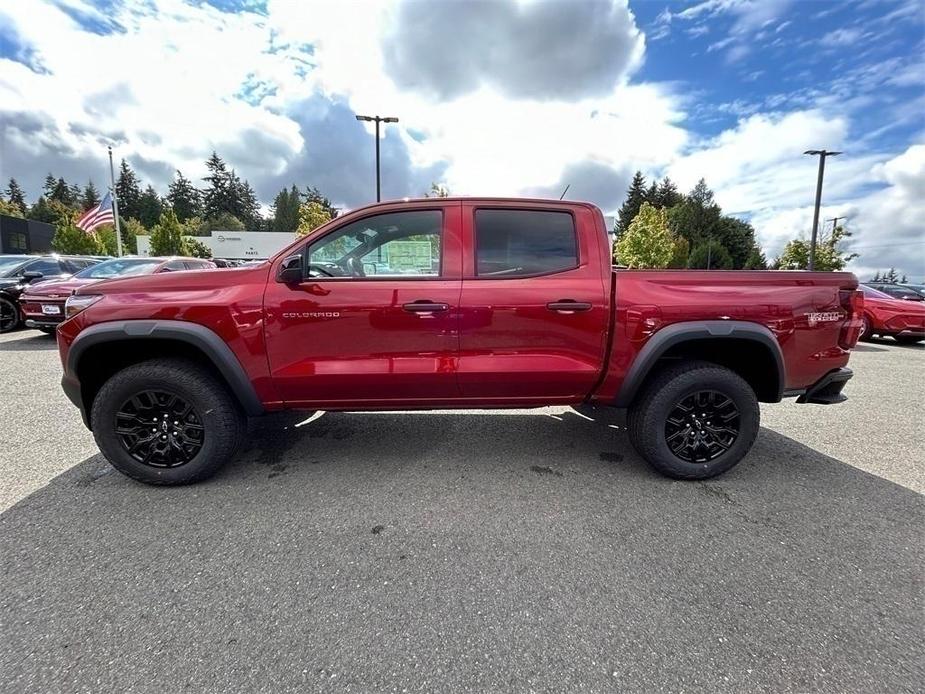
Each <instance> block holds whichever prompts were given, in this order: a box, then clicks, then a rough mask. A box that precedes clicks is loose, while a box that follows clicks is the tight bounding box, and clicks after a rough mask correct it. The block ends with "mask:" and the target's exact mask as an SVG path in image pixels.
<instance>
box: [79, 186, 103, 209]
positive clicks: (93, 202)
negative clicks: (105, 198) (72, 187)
mask: <svg viewBox="0 0 925 694" xmlns="http://www.w3.org/2000/svg"><path fill="white" fill-rule="evenodd" d="M99 204H100V194H99V192H98V191H97V190H96V186H95V185H93V181H87V185H86V187H85V188H84V189H83V193H81V195H80V209H82V210H89V209H90V208H91V207H96V206H97V205H99Z"/></svg>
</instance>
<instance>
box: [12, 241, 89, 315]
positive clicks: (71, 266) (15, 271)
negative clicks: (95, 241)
mask: <svg viewBox="0 0 925 694" xmlns="http://www.w3.org/2000/svg"><path fill="white" fill-rule="evenodd" d="M98 262H100V261H99V260H96V259H95V258H89V257H85V256H69V255H57V254H52V255H0V333H7V332H9V331H10V330H15V329H16V328H18V327H19V325H20V324H21V323H22V313H21V311H20V309H19V295H20V294H22V292H23V289H25V288H26V287H27V286H28V285H30V284H33V283H34V282H41V281H43V280H61V279H66V278H68V277H70V276H71V275H73V274H74V273H75V272H78V271H79V270H83V269H84V268H85V267H89V266H90V265H95V264H96V263H98Z"/></svg>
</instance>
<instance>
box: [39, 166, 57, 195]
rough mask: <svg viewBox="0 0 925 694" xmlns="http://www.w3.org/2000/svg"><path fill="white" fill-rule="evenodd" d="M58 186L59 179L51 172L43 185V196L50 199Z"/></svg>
mask: <svg viewBox="0 0 925 694" xmlns="http://www.w3.org/2000/svg"><path fill="white" fill-rule="evenodd" d="M56 185H58V179H57V178H55V177H54V176H53V175H52V174H51V172H49V174H48V175H47V176H46V177H45V183H44V184H42V194H43V195H44V196H45V197H46V198H50V197H51V196H52V194H53V193H54V192H55V186H56Z"/></svg>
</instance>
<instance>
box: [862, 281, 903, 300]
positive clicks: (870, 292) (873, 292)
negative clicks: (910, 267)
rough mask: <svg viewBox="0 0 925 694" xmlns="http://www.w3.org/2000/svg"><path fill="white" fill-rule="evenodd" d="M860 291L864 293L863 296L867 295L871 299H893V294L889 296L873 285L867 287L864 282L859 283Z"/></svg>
mask: <svg viewBox="0 0 925 694" xmlns="http://www.w3.org/2000/svg"><path fill="white" fill-rule="evenodd" d="M861 291H862V292H863V293H864V296H869V297H870V298H872V299H895V298H896V297H895V296H890V295H889V294H887V293H886V292H881V291H880V290H879V289H874V288H873V287H868V286H867V285H866V284H862V285H861Z"/></svg>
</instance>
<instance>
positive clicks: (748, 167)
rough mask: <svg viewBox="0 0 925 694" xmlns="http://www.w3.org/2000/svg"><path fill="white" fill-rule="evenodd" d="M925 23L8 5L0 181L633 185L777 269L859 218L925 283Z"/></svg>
mask: <svg viewBox="0 0 925 694" xmlns="http://www.w3.org/2000/svg"><path fill="white" fill-rule="evenodd" d="M923 37H925V4H923V3H922V2H921V0H861V1H858V2H840V1H839V2H797V1H785V0H700V1H697V0H694V1H692V2H661V1H656V2H630V4H629V5H628V6H627V5H626V3H625V2H622V1H620V0H613V1H611V0H593V1H592V0H588V1H587V2H583V1H582V0H574V1H567V2H565V1H563V2H559V1H553V2H543V3H535V2H515V1H514V0H495V1H493V2H470V3H461V2H442V3H433V2H431V3H424V2H414V1H411V2H409V1H402V0H395V1H386V2H375V3H373V2H355V3H347V2H339V3H338V2H290V1H288V0H286V1H283V0H266V1H263V0H254V1H251V0H213V1H212V2H201V1H200V2H184V1H183V0H138V1H137V2H136V1H135V0H129V1H125V2H123V1H120V0H109V1H107V2H97V3H92V2H87V1H85V0H30V1H29V2H22V1H21V0H0V177H2V179H3V180H5V179H7V178H9V177H10V176H15V177H16V178H17V179H18V180H19V181H20V182H21V183H22V184H23V185H24V187H25V188H26V191H27V193H28V194H29V195H30V197H31V198H34V197H35V196H37V194H38V191H39V187H40V185H41V181H42V180H43V179H44V177H45V175H46V174H47V173H48V172H49V171H51V172H53V173H54V174H55V175H63V176H65V177H67V178H68V180H75V181H79V182H83V181H86V180H87V179H89V178H93V179H94V181H95V182H96V183H97V184H98V185H101V184H104V183H105V177H106V167H105V145H106V144H107V143H112V144H113V145H114V148H115V151H116V153H117V155H118V156H124V157H125V158H126V159H128V160H129V161H130V162H131V163H132V164H133V166H134V167H135V168H136V169H137V170H138V171H139V173H140V174H141V176H142V177H143V179H144V180H145V181H146V182H150V183H152V184H153V185H154V186H155V187H156V188H157V189H158V190H160V191H161V192H164V191H166V186H167V184H168V183H169V181H170V179H171V177H172V176H173V173H174V170H175V169H177V168H179V169H180V170H182V171H183V173H184V174H185V175H187V176H188V177H191V178H193V179H196V178H199V177H201V176H202V175H203V161H204V159H205V157H206V156H207V155H208V154H209V153H210V152H211V150H212V149H213V148H214V149H217V150H218V151H219V153H220V154H222V155H223V156H224V157H225V158H226V159H228V160H229V161H230V162H231V164H232V165H233V166H235V167H236V169H237V170H238V172H239V173H240V174H241V175H242V176H244V177H246V178H248V179H249V180H250V181H251V183H252V184H253V185H254V187H255V189H256V190H257V192H258V194H259V195H260V196H261V198H262V199H263V201H264V202H265V203H268V202H269V201H270V200H271V199H272V197H273V195H274V194H275V192H276V191H277V190H278V189H279V188H280V187H282V186H288V185H290V184H291V183H296V184H299V185H314V186H318V187H319V188H321V189H322V190H323V191H324V192H325V193H326V194H327V195H329V196H330V197H331V198H332V199H334V200H336V201H337V202H338V203H339V204H341V205H343V206H345V207H351V206H356V205H359V204H363V203H365V202H368V201H369V199H370V197H371V195H373V193H374V188H373V186H372V181H373V178H372V149H373V148H372V143H371V139H370V138H371V133H370V131H369V130H368V129H367V126H365V125H363V124H361V123H358V122H357V121H356V120H355V119H354V118H353V116H354V114H356V113H376V112H378V113H381V114H383V115H396V116H399V117H400V119H401V120H400V123H399V124H398V125H397V126H390V127H388V128H387V129H386V132H385V135H384V139H383V143H382V146H383V178H384V181H383V184H384V192H385V194H386V195H387V196H391V197H401V196H406V195H420V194H421V193H423V192H424V191H425V190H427V189H428V188H429V186H430V183H431V182H432V181H435V182H441V183H443V184H445V185H447V186H448V187H449V188H450V189H451V190H452V191H453V192H454V193H459V194H472V195H480V194H501V195H518V194H529V195H553V196H556V197H558V194H559V193H560V192H561V190H562V189H563V188H564V187H565V185H567V184H568V185H570V186H571V187H570V189H569V191H570V196H575V197H580V198H585V199H589V200H591V201H593V202H596V203H598V204H599V205H601V207H603V208H604V209H605V211H612V210H614V209H615V208H617V207H618V206H619V204H620V202H621V200H622V196H623V193H624V191H625V187H626V184H627V182H628V180H629V178H630V177H631V175H632V173H633V171H634V170H636V169H641V170H642V171H643V172H644V173H645V174H646V175H647V176H654V177H660V176H664V175H670V176H671V177H672V178H673V179H675V180H676V181H677V182H678V183H679V184H680V185H681V187H682V188H688V187H690V186H692V185H693V183H695V182H696V180H697V179H698V178H700V177H701V176H702V177H705V178H706V180H707V182H708V183H709V184H710V185H711V187H713V189H714V190H715V191H716V197H717V200H718V202H719V203H720V204H721V205H722V206H723V208H724V209H725V210H726V211H727V212H731V213H735V214H737V215H740V216H742V217H743V218H747V219H749V220H750V221H751V222H752V223H753V224H754V225H755V227H756V229H757V231H758V234H759V238H760V240H761V243H762V245H763V247H764V248H765V250H766V252H767V253H768V254H769V255H770V256H773V255H774V254H776V253H777V252H779V251H780V249H781V247H782V246H783V244H784V243H785V242H786V241H787V240H788V239H789V238H793V237H794V236H797V235H800V234H806V233H808V231H809V226H810V224H811V219H812V198H813V188H814V183H815V162H814V161H813V160H811V159H810V158H809V157H803V156H802V154H801V153H802V151H803V150H804V149H809V148H828V149H839V150H844V152H845V154H843V155H842V156H841V157H838V158H837V159H834V160H831V161H830V163H829V166H828V167H827V175H826V188H825V194H824V206H825V207H824V210H823V217H824V218H829V217H833V216H847V217H848V228H849V229H850V230H851V231H852V232H853V234H854V236H853V238H852V243H853V245H854V247H855V248H856V250H857V252H858V253H860V254H861V255H860V257H859V259H858V260H857V261H855V262H854V264H853V266H852V267H853V269H855V270H856V271H857V272H858V273H859V274H861V275H862V276H864V275H865V274H866V273H868V272H872V271H874V270H876V269H883V268H886V267H890V266H896V267H899V268H900V269H901V270H903V271H905V272H908V273H909V274H911V275H914V276H915V277H917V278H918V279H923V277H922V275H925V229H923V223H922V220H923V219H925V122H923V116H922V114H923V113H925V62H923V58H922V56H923V55H925V45H923V43H925V39H923Z"/></svg>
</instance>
